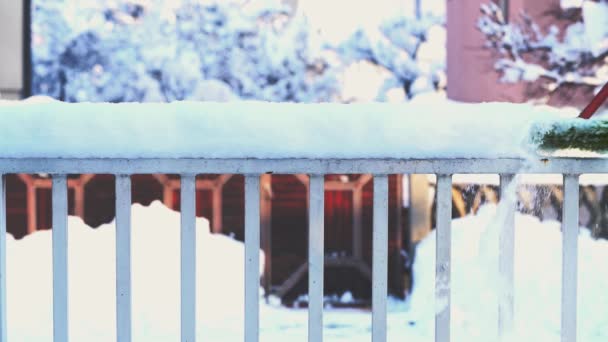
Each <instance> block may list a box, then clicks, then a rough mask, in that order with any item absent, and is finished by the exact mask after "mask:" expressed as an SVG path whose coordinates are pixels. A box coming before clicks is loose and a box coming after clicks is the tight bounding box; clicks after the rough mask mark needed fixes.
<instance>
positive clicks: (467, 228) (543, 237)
mask: <svg viewBox="0 0 608 342" xmlns="http://www.w3.org/2000/svg"><path fill="white" fill-rule="evenodd" d="M494 216H495V207H493V206H487V207H483V208H482V209H481V210H480V211H479V215H477V216H468V217H465V218H463V219H457V220H454V221H453V224H452V236H453V244H452V248H453V249H452V250H453V259H452V260H453V264H452V267H453V273H452V280H453V281H452V295H453V297H452V305H453V306H452V310H453V311H452V317H453V321H452V322H453V323H452V331H453V339H454V340H456V341H460V340H462V341H465V340H466V341H480V342H481V341H483V342H486V341H495V340H496V339H495V338H493V337H492V335H491V330H492V328H493V327H494V326H495V322H496V313H495V306H494V305H493V304H492V300H494V298H493V296H494V295H495V289H496V287H495V284H494V282H493V281H492V280H491V277H489V276H488V272H487V271H488V269H489V267H490V265H492V263H493V262H495V253H492V252H491V251H492V245H491V244H487V241H488V234H486V232H487V231H488V230H487V227H488V226H489V225H490V224H493V223H496V221H494ZM132 218H133V241H132V243H133V341H134V342H144V341H145V342H155V341H163V342H164V341H175V340H177V339H178V338H179V214H178V213H176V212H172V211H170V210H169V209H167V208H165V207H163V206H162V205H161V204H160V203H158V202H155V203H153V204H152V205H151V206H150V207H149V208H145V207H142V206H140V205H134V207H133V217H132ZM498 222H499V221H498ZM68 224H69V228H68V232H69V272H70V274H69V276H70V279H69V298H70V308H69V309H70V339H71V340H73V341H87V342H88V341H91V342H97V341H99V342H101V341H104V342H105V341H115V340H116V337H115V332H114V331H115V314H114V310H115V297H114V296H115V291H114V286H115V276H114V263H115V259H114V243H115V241H114V238H115V235H114V227H113V224H109V225H105V226H102V227H100V228H98V229H95V230H94V229H91V228H88V227H86V226H85V225H84V224H83V223H82V221H81V220H80V219H77V218H73V217H70V218H69V221H68ZM197 243H198V246H197V247H198V248H197V282H198V283H197V315H198V316H197V338H198V340H204V341H242V340H243V329H242V326H243V314H242V313H243V260H244V255H243V246H242V244H241V243H239V242H236V241H234V240H231V239H230V238H228V237H225V236H221V235H213V234H209V227H208V223H207V221H206V220H204V219H198V220H197ZM484 246H485V247H484ZM515 246H516V251H515V255H516V259H515V267H516V269H515V271H516V278H515V282H516V285H515V309H516V312H515V317H516V326H517V329H518V331H517V334H516V336H515V337H516V338H515V339H514V341H559V315H560V291H561V289H560V286H561V234H560V229H559V223H557V222H551V221H548V222H540V221H539V220H537V219H536V218H534V217H531V216H526V215H517V218H516V240H515ZM579 246H580V251H579V272H580V273H579V292H578V293H579V302H578V303H579V304H578V308H579V340H580V341H585V342H600V341H606V340H607V339H608V316H606V315H605V311H606V307H608V294H607V293H606V288H608V273H607V272H603V271H602V270H603V269H604V266H603V263H604V262H605V260H608V241H605V240H600V241H595V240H592V239H591V238H590V237H589V236H588V234H581V235H580V236H579ZM7 262H8V265H7V266H8V267H7V270H8V275H7V282H8V289H7V304H8V316H7V317H8V338H9V340H10V341H28V342H50V341H52V299H51V298H52V295H51V294H52V292H51V288H52V285H51V284H52V277H51V275H52V274H51V233H50V231H43V232H38V233H35V234H33V235H30V236H27V237H26V238H24V239H23V240H18V241H15V240H13V239H7ZM434 270H435V234H434V233H431V234H430V235H429V236H428V237H427V238H426V239H425V240H423V241H422V242H421V243H420V244H419V245H418V247H417V255H416V260H415V265H414V272H415V281H414V290H413V291H414V292H413V295H412V297H411V301H410V302H409V303H407V304H406V303H403V302H400V301H395V300H390V301H389V314H388V337H389V341H400V340H407V341H411V342H423V341H432V340H433V334H434V332H433V331H434V330H433V329H434V323H433V322H434V321H433V319H434V305H433V303H434ZM370 327H371V314H370V312H369V311H366V310H353V309H349V310H345V309H337V310H335V309H326V310H325V314H324V336H325V338H326V339H328V340H332V341H344V342H347V341H348V342H358V341H366V342H368V341H369V340H370ZM260 333H261V336H260V340H261V341H269V342H273V341H305V340H306V336H307V335H306V334H307V310H305V309H299V310H292V309H287V308H280V307H272V306H269V305H266V304H264V302H263V301H261V306H260Z"/></svg>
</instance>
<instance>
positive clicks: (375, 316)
mask: <svg viewBox="0 0 608 342" xmlns="http://www.w3.org/2000/svg"><path fill="white" fill-rule="evenodd" d="M253 107H254V109H255V108H257V109H256V111H260V114H263V115H262V116H258V120H257V121H261V123H259V122H257V121H256V120H255V119H251V118H247V119H246V120H244V118H245V117H244V116H237V115H235V114H234V113H235V111H239V110H240V111H243V112H244V113H247V112H248V110H251V109H252V108H251V104H247V105H244V106H243V105H228V106H226V107H222V105H219V104H212V105H194V104H184V105H179V106H177V107H176V106H159V107H158V108H161V109H164V110H168V111H169V112H170V113H172V114H175V115H176V116H177V117H178V118H179V119H181V120H182V121H179V123H178V124H176V122H177V121H167V120H171V119H170V118H169V117H167V116H163V115H162V114H159V113H158V108H157V107H154V106H147V107H146V106H142V107H137V106H135V105H127V106H112V105H93V104H88V105H75V106H73V107H71V106H68V105H65V104H57V103H54V104H52V105H50V106H49V105H37V106H31V107H29V106H23V105H17V106H8V107H0V114H2V115H0V118H2V120H4V121H6V122H3V125H0V137H2V138H0V147H2V149H0V174H3V175H6V174H9V173H46V174H50V175H52V178H53V189H52V215H53V229H52V237H53V244H52V249H53V253H52V255H53V328H54V330H53V331H54V341H57V342H59V341H61V342H63V341H68V331H69V329H68V324H69V322H68V296H69V289H68V286H67V285H68V281H67V280H68V274H67V273H68V268H67V260H68V259H67V257H68V256H67V226H66V225H67V223H66V218H67V184H66V177H67V174H114V175H116V222H117V223H116V229H117V233H116V273H117V274H116V290H117V291H116V318H117V327H116V328H117V340H118V341H119V342H129V341H131V324H132V319H131V310H132V309H131V300H132V297H131V295H132V293H131V289H132V287H131V286H132V284H131V275H132V273H131V247H130V246H131V233H130V232H131V217H130V205H131V180H130V175H132V174H158V173H165V174H179V175H181V182H182V183H181V217H182V219H181V239H180V241H181V341H189V342H192V341H194V340H195V336H196V317H195V316H196V312H195V302H196V301H195V298H196V288H197V284H196V282H195V279H196V277H195V269H196V268H195V267H196V265H195V254H196V245H195V239H194V237H195V229H194V227H195V224H194V219H195V186H194V180H195V176H196V175H197V174H243V175H244V176H245V284H244V288H245V323H244V325H245V341H246V342H257V341H258V337H259V273H258V270H259V264H260V260H259V246H260V176H261V175H263V174H266V173H276V174H309V175H310V188H309V191H310V193H309V199H310V203H309V252H308V262H309V270H310V274H309V289H308V291H309V297H308V298H309V308H308V310H309V326H308V329H309V330H308V331H309V334H308V340H309V341H321V340H322V335H323V333H322V327H323V279H324V274H323V260H324V241H323V236H324V233H323V229H324V228H323V225H324V218H323V215H324V209H323V208H324V184H323V180H324V175H327V174H373V179H374V192H373V203H374V205H373V251H372V256H373V261H372V270H373V275H372V281H373V283H372V287H373V289H372V337H373V341H374V342H384V341H386V327H387V279H388V267H387V259H388V256H387V253H388V250H387V248H388V247H387V243H388V178H387V176H388V175H389V174H437V175H438V184H437V198H438V206H437V212H436V214H437V219H436V222H437V240H436V241H437V242H436V244H437V246H436V253H437V254H436V282H435V287H436V308H437V310H436V323H435V340H436V341H439V342H447V341H450V324H451V317H450V310H451V305H450V297H451V287H450V277H451V265H452V263H451V247H450V246H451V233H450V225H451V218H452V217H451V212H452V209H451V206H452V202H451V196H452V195H451V183H452V176H451V175H452V174H457V173H473V174H474V173H497V174H500V175H501V183H502V184H501V185H502V189H503V191H505V189H506V185H507V184H508V183H509V182H510V181H511V180H512V179H513V176H514V175H516V174H517V173H520V172H522V171H521V170H524V166H525V172H526V173H561V174H564V175H565V177H564V189H565V202H564V203H565V204H564V207H563V211H564V212H563V217H564V220H563V225H564V229H563V238H564V244H563V275H562V331H561V333H562V340H563V341H575V338H576V303H577V287H576V281H577V276H576V274H577V231H578V175H580V174H582V173H605V172H607V171H608V169H607V164H606V161H605V160H601V159H567V158H549V159H540V158H536V159H534V158H528V159H525V158H523V157H522V155H521V154H519V153H520V152H519V151H520V150H521V148H520V146H516V147H509V146H508V144H507V142H509V141H510V144H511V145H513V141H514V139H515V140H516V138H514V135H515V136H520V135H521V134H520V133H521V132H520V131H525V129H527V126H526V127H520V126H525V125H526V124H527V123H528V122H529V121H530V118H525V115H519V116H518V117H519V119H518V120H519V121H518V120H514V121H515V122H516V123H517V122H519V125H518V124H513V123H512V122H507V121H504V120H503V122H502V123H501V125H502V126H500V127H496V124H495V122H500V121H501V120H495V118H496V117H490V118H488V114H489V112H488V111H487V109H489V108H495V109H499V108H502V107H487V106H485V109H483V108H484V105H479V106H477V105H476V106H468V107H467V106H462V105H461V106H460V108H461V109H467V110H468V109H470V110H472V111H474V113H476V114H471V113H468V114H467V113H465V115H464V116H465V117H467V118H469V119H470V120H471V122H474V121H475V120H474V119H475V118H478V119H479V121H481V123H479V122H478V123H477V127H478V128H483V129H486V130H487V131H479V132H476V134H467V133H466V132H467V131H466V129H467V128H469V126H468V125H465V124H462V123H461V121H460V120H461V119H462V118H460V119H453V117H454V115H452V114H453V113H449V112H448V113H447V114H450V115H447V116H443V117H441V118H443V120H442V121H449V122H448V123H447V124H446V123H445V122H440V121H438V120H440V117H439V116H437V115H435V114H436V113H438V112H439V110H438V109H435V110H431V112H430V113H424V115H423V114H420V113H416V114H418V115H417V118H419V120H418V119H417V120H414V121H412V120H411V119H407V117H408V116H407V115H403V112H404V111H405V112H407V110H409V109H412V108H415V109H416V110H419V109H421V108H423V107H408V106H401V107H383V106H363V107H358V106H354V107H345V106H320V107H314V106H302V107H300V106H293V105H281V106H271V105H260V104H255V105H253ZM507 107H508V111H509V112H511V113H512V114H515V113H518V109H522V108H526V107H517V106H507ZM99 108H101V111H102V113H98V114H100V115H101V117H102V118H103V117H104V116H103V115H104V114H106V115H110V116H111V120H115V121H114V122H105V121H103V119H102V121H101V122H99V124H98V125H97V126H96V127H95V129H91V128H90V127H91V122H88V123H87V120H89V121H94V120H98V119H97V117H96V116H94V115H92V114H95V111H97V110H98V109H99ZM387 108H389V110H388V111H387V110H386V109H387ZM450 108H452V107H450ZM479 108H482V109H479ZM350 109H352V111H351V110H350ZM55 110H57V112H56V113H59V114H58V117H57V118H55V117H53V116H51V115H47V113H49V111H50V112H54V111H55ZM61 110H64V112H65V113H67V114H66V115H65V116H62V114H61V113H62V111H61ZM310 110H320V111H321V112H322V113H321V114H323V115H321V114H319V113H309V111H310ZM133 111H135V113H134V114H132V115H131V114H130V113H131V112H133ZM146 111H152V113H146ZM192 111H194V112H196V111H199V113H201V111H202V114H201V115H200V116H196V115H193V114H188V113H191V112H192ZM205 111H212V112H213V111H216V112H219V115H216V116H214V115H212V114H213V113H211V114H209V113H205ZM11 112H14V113H15V114H17V113H19V115H21V114H23V115H22V116H17V117H16V118H15V119H14V120H12V121H11V120H10V119H7V118H6V117H7V116H8V115H9V114H11ZM89 112H91V113H89ZM353 112H354V113H355V114H353ZM116 113H119V114H121V115H123V116H124V118H122V117H120V116H116V115H114V114H116ZM434 113H435V114H434ZM87 114H91V115H88V116H86V118H85V119H83V118H82V117H81V115H87ZM147 114H150V115H149V116H147ZM426 114H428V115H426ZM494 114H495V113H494ZM528 114H529V113H528ZM353 115H355V116H356V118H355V119H353V120H358V123H356V124H349V123H348V121H345V120H347V119H348V118H352V116H353ZM382 115H384V116H383V117H382V120H379V118H380V117H381V116H382ZM289 116H292V117H291V118H290V117H289ZM294 117H295V118H294ZM403 117H405V118H406V119H403ZM264 118H266V119H264ZM509 118H513V116H509ZM106 119H107V117H106ZM173 119H175V118H173ZM197 119H198V121H197ZM300 119H301V120H300ZM36 120H38V121H36ZM243 120H244V122H243ZM299 120H300V121H299ZM408 120H409V122H410V124H411V125H410V126H414V128H413V129H411V130H407V128H408V127H409V126H408ZM208 121H211V122H212V123H211V124H210V123H208ZM512 121H513V120H512ZM201 122H202V123H201ZM272 122H275V126H273V127H271V129H270V133H269V134H266V133H265V132H259V131H256V129H262V128H263V126H264V125H268V124H270V123H272ZM276 122H279V126H280V127H277V124H276ZM311 122H312V123H311ZM327 122H329V124H328V123H327ZM379 122H380V123H379ZM136 123H139V125H142V126H144V127H145V128H147V129H143V128H138V127H137V125H136ZM168 123H169V124H170V126H171V127H172V128H170V129H167V130H168V133H167V132H165V131H164V129H165V127H167V124H168ZM503 124H504V125H503ZM218 125H219V126H218ZM227 125H228V126H227ZM229 125H232V126H229ZM251 125H253V126H254V127H253V128H252V127H250V126H251ZM281 125H283V126H281ZM446 125H447V126H449V125H455V126H457V127H460V128H462V129H465V131H464V132H465V134H462V132H461V134H453V133H452V132H451V131H446V132H440V133H437V134H436V135H437V136H438V138H439V139H434V140H433V139H429V130H431V129H432V128H433V127H439V126H441V127H445V126H446ZM284 126H287V127H289V129H285V127H284ZM66 127H67V129H65V128H66ZM40 129H42V131H40ZM44 129H46V130H44ZM133 129H139V132H140V133H139V134H140V136H134V134H133V131H132V130H133ZM420 129H423V130H426V131H423V132H418V131H417V130H420ZM452 129H453V127H452ZM15 130H17V131H15ZM351 130H354V133H349V132H351ZM400 130H406V131H405V132H403V131H400ZM248 131H250V132H252V134H253V135H246V133H247V132H248ZM163 132H164V133H167V134H164V133H163ZM231 132H232V133H235V134H237V136H230V135H229V133H231ZM484 132H485V133H484ZM443 133H445V134H443ZM241 134H245V135H243V136H241ZM349 134H350V135H349ZM408 134H409V136H408ZM362 135H363V136H365V137H366V139H367V138H369V139H368V140H367V141H365V140H366V139H361V136H362ZM252 136H253V137H252ZM24 137H27V138H24ZM45 139H48V140H49V144H48V145H42V146H41V145H40V144H44V143H45V141H46V140H45ZM104 139H105V140H104ZM121 139H123V140H121ZM159 139H160V141H159ZM167 139H168V140H167ZM256 139H259V140H256ZM290 139H291V140H290ZM293 139H295V140H296V142H294V141H293ZM298 139H300V141H299V142H298V141H297V140H298ZM235 140H237V141H235ZM238 140H241V141H240V142H239V141H238ZM362 141H363V142H362ZM163 143H164V144H169V146H165V145H163ZM223 144H225V145H226V146H224V145H223ZM248 144H253V147H252V146H251V145H248ZM332 144H334V145H332ZM335 144H338V145H339V144H342V145H343V146H345V147H343V148H340V147H338V145H335ZM404 144H406V145H404ZM407 144H409V145H407ZM307 146H309V147H308V148H307ZM311 146H312V147H311ZM468 147H470V148H469V149H466V151H465V150H464V149H465V148H468ZM11 148H13V149H11ZM172 148H173V150H172ZM207 148H209V149H213V148H216V150H207ZM239 148H242V149H241V150H239ZM459 149H460V151H461V152H462V151H464V152H462V153H461V154H459V152H458V151H459ZM172 151H174V152H172ZM454 151H456V152H454ZM463 153H464V154H463ZM476 155H477V157H475V156H476ZM448 156H451V157H448ZM0 182H1V188H2V195H1V196H0V342H6V341H7V333H6V332H7V328H8V329H10V327H7V326H6V322H7V316H6V314H7V312H6V247H5V246H6V202H5V199H6V182H5V179H4V177H2V178H1V180H0ZM509 215H511V216H512V217H511V218H510V219H509V220H507V224H505V225H503V226H502V227H501V231H500V234H499V250H500V253H499V265H497V267H499V270H500V272H501V275H502V277H500V279H502V281H503V284H501V286H499V290H500V291H501V294H500V298H503V299H504V300H500V301H499V304H498V307H497V310H498V312H499V336H502V335H504V334H506V333H507V332H509V331H512V329H513V301H514V299H513V288H514V283H513V267H514V266H513V265H514V258H513V255H514V253H513V249H514V215H515V212H514V210H513V211H512V212H510V214H509ZM429 304H430V303H429Z"/></svg>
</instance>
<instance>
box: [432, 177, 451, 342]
mask: <svg viewBox="0 0 608 342" xmlns="http://www.w3.org/2000/svg"><path fill="white" fill-rule="evenodd" d="M436 203H437V228H436V230H437V232H436V234H437V235H436V257H435V260H436V269H435V341H437V342H449V341H450V316H451V315H450V310H451V299H450V292H451V291H450V276H451V245H452V233H451V231H450V229H451V223H452V176H451V175H438V176H437V201H436Z"/></svg>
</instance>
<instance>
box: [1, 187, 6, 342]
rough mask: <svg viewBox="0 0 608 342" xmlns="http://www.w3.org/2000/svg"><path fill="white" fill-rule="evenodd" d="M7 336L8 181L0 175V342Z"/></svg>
mask: <svg viewBox="0 0 608 342" xmlns="http://www.w3.org/2000/svg"><path fill="white" fill-rule="evenodd" d="M6 336H7V332H6V179H5V176H4V175H0V342H6V341H7V340H6Z"/></svg>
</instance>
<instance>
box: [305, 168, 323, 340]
mask: <svg viewBox="0 0 608 342" xmlns="http://www.w3.org/2000/svg"><path fill="white" fill-rule="evenodd" d="M324 180H325V178H324V176H323V175H311V176H310V187H309V188H310V196H309V199H310V204H309V206H308V210H309V213H308V215H309V216H308V217H309V219H308V222H309V223H308V224H309V227H308V229H309V231H308V274H309V277H308V341H309V342H321V341H323V268H324V264H325V262H324V250H323V248H324V236H323V234H324V214H325V191H324Z"/></svg>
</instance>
